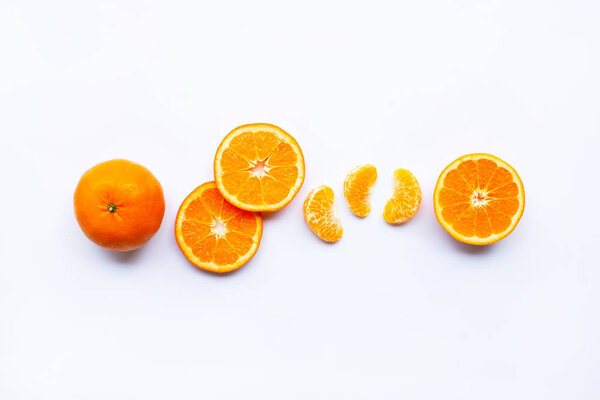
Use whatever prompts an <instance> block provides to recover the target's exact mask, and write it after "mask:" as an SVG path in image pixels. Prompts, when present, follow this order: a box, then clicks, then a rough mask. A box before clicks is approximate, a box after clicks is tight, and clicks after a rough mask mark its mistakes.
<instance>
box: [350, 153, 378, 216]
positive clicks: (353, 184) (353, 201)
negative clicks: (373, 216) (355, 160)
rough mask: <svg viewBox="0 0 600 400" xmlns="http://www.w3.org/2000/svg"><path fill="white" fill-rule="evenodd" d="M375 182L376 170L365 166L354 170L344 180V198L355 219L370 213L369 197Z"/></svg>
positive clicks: (370, 166) (367, 165)
mask: <svg viewBox="0 0 600 400" xmlns="http://www.w3.org/2000/svg"><path fill="white" fill-rule="evenodd" d="M376 180H377V169H375V167H374V166H372V165H369V164H365V165H359V166H358V167H356V168H354V169H353V170H352V171H350V173H348V175H347V176H346V179H345V180H344V197H345V198H346V203H347V204H348V207H349V208H350V211H352V213H353V214H354V215H356V216H357V217H366V216H367V215H369V213H370V212H371V203H369V195H370V194H371V188H372V187H373V185H374V184H375V181H376Z"/></svg>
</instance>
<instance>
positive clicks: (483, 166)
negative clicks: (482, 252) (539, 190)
mask: <svg viewBox="0 0 600 400" xmlns="http://www.w3.org/2000/svg"><path fill="white" fill-rule="evenodd" d="M433 205H434V209H435V216H436V217H437V220H438V221H439V222H440V224H441V225H442V226H443V227H444V229H446V231H448V233H449V234H450V235H452V236H453V237H454V238H455V239H457V240H460V241H461V242H464V243H468V244H475V245H485V244H491V243H495V242H497V241H499V240H501V239H503V238H505V237H506V236H508V235H509V234H510V233H511V232H512V231H513V230H514V229H515V227H516V226H517V223H518V222H519V220H520V219H521V216H522V215H523V210H524V209H525V190H524V189H523V183H522V182H521V178H520V177H519V175H518V174H517V171H515V170H514V168H513V167H511V166H510V165H508V164H507V163H506V162H504V161H502V160H501V159H499V158H498V157H496V156H493V155H490V154H482V153H479V154H468V155H466V156H462V157H460V158H458V159H457V160H455V161H453V162H452V163H450V165H448V166H447V167H446V168H445V169H444V170H443V171H442V173H441V175H440V177H439V179H438V181H437V185H436V186H435V192H434V195H433Z"/></svg>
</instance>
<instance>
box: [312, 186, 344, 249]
mask: <svg viewBox="0 0 600 400" xmlns="http://www.w3.org/2000/svg"><path fill="white" fill-rule="evenodd" d="M304 221H306V224H307V225H308V227H309V228H310V229H311V230H312V231H313V233H314V234H315V235H317V236H318V237H319V238H320V239H322V240H324V241H326V242H337V241H338V240H340V239H341V238H342V234H343V233H344V229H343V228H342V224H341V222H340V219H339V218H338V216H337V211H336V207H335V198H334V195H333V190H331V188H330V187H329V186H319V187H317V188H314V189H313V190H311V192H310V193H309V194H308V196H306V199H305V200H304Z"/></svg>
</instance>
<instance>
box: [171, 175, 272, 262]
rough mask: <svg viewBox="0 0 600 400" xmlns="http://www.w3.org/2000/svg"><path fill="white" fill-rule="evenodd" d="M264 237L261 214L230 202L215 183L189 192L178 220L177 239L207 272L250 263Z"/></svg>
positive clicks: (183, 250)
mask: <svg viewBox="0 0 600 400" xmlns="http://www.w3.org/2000/svg"><path fill="white" fill-rule="evenodd" d="M261 236H262V217H261V216H260V214H257V213H253V212H250V211H245V210H240V209H239V208H237V207H235V206H233V205H231V204H229V203H228V202H227V201H225V199H224V198H223V196H222V195H221V193H220V192H219V190H218V189H217V185H216V184H215V183H214V182H207V183H205V184H203V185H200V186H199V187H197V188H196V189H195V190H194V191H193V192H192V193H190V194H189V195H188V196H187V197H186V198H185V200H184V201H183V203H182V204H181V207H180V208H179V211H178V212H177V218H176V220H175V238H176V239H177V244H178V245H179V248H180V249H181V251H182V252H183V254H184V255H185V257H186V258H187V259H188V260H189V261H190V262H191V263H192V264H194V265H195V266H197V267H198V268H201V269H205V270H207V271H213V272H229V271H233V270H235V269H238V268H239V267H241V266H242V265H244V264H245V263H247V262H248V261H249V260H250V259H251V258H252V257H253V256H254V254H255V253H256V251H257V250H258V245H259V244H260V239H261Z"/></svg>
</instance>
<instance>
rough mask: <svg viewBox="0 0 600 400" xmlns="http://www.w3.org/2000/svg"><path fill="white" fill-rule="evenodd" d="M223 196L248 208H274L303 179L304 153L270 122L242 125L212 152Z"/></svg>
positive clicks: (286, 200) (288, 198) (291, 194)
mask: <svg viewBox="0 0 600 400" xmlns="http://www.w3.org/2000/svg"><path fill="white" fill-rule="evenodd" d="M214 171H215V181H216V183H217V187H218V188H219V190H220V191H221V193H222V194H223V197H225V199H226V200H227V201H228V202H230V203H231V204H233V205H235V206H236V207H239V208H241V209H243V210H248V211H276V210H279V209H281V208H283V207H284V206H285V205H286V204H288V203H289V202H290V201H292V199H293V198H294V196H295V195H296V193H298V191H299V190H300V187H302V183H303V182H304V156H303V155H302V150H301V149H300V146H299V145H298V143H297V142H296V140H294V138H293V137H292V136H291V135H290V134H289V133H287V132H286V131H284V130H283V129H281V128H279V127H277V126H275V125H271V124H263V123H259V124H250V125H242V126H239V127H237V128H235V129H234V130H232V131H231V132H229V134H227V136H225V139H223V141H222V142H221V145H220V146H219V148H218V149H217V154H216V155H215V164H214Z"/></svg>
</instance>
